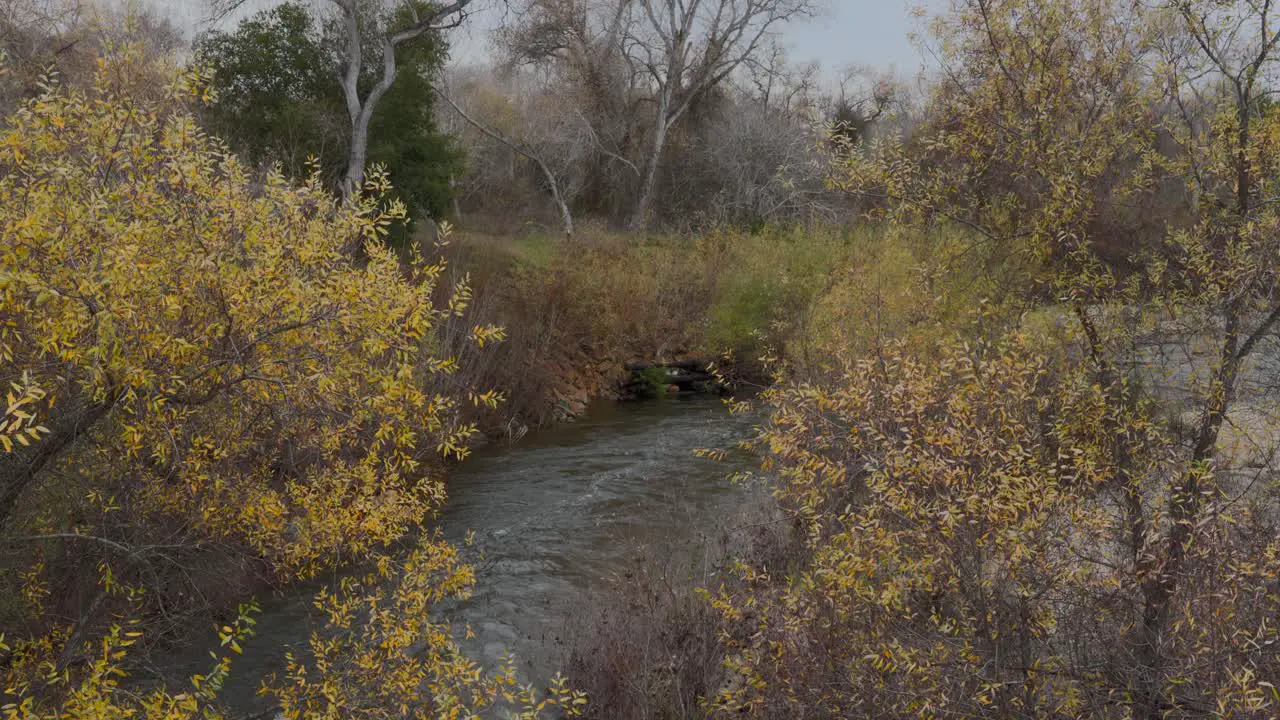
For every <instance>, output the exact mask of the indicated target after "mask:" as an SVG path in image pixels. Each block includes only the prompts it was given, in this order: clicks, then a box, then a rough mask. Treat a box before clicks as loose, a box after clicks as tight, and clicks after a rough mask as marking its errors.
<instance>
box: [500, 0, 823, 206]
mask: <svg viewBox="0 0 1280 720" xmlns="http://www.w3.org/2000/svg"><path fill="white" fill-rule="evenodd" d="M820 1H821V0H600V1H595V2H593V1H592V0H527V4H526V6H525V11H524V13H522V15H521V16H520V21H519V23H518V24H517V27H516V28H515V29H512V30H509V31H508V32H507V34H506V37H505V44H506V46H507V48H508V51H509V52H510V54H511V55H512V58H513V59H514V60H516V61H526V62H539V61H543V60H546V59H549V58H554V59H556V60H558V61H560V63H561V64H562V65H563V66H564V67H565V68H566V70H567V71H568V74H569V75H570V76H571V77H572V78H573V79H574V80H575V81H576V82H577V83H578V84H579V85H580V86H581V88H582V89H583V95H584V97H585V99H586V102H587V103H588V104H590V105H591V106H592V107H590V108H589V110H590V111H591V112H588V113H584V118H586V117H590V118H591V121H590V125H591V126H592V130H593V134H594V136H596V137H597V138H601V137H603V136H606V135H607V134H608V133H602V132H599V130H600V128H601V126H602V125H603V124H604V123H601V122H600V120H601V118H608V117H611V116H625V117H626V121H627V123H628V124H629V127H628V129H627V130H626V131H624V132H620V133H618V135H619V137H618V139H617V141H616V142H615V141H612V140H610V141H608V142H601V143H599V147H600V148H601V149H602V150H607V153H606V154H608V155H609V156H610V157H612V158H614V159H620V158H625V156H626V155H628V154H629V155H631V159H629V160H627V164H628V165H629V166H630V167H631V168H633V169H634V175H635V179H636V184H635V185H634V187H633V190H632V193H631V197H630V202H629V203H628V207H627V209H626V210H625V214H626V216H627V220H626V224H627V225H628V227H630V228H632V229H637V230H638V229H641V228H642V227H644V225H645V224H646V223H647V221H648V217H649V214H650V208H651V206H652V204H653V200H654V193H655V188H656V185H657V182H658V178H659V177H660V174H661V172H660V171H661V165H662V157H663V151H664V150H665V149H666V146H667V143H668V139H669V137H670V135H671V131H672V129H673V128H674V127H676V126H677V125H678V124H679V123H680V122H681V121H682V120H683V119H684V118H686V116H687V115H688V113H689V111H690V109H691V108H693V107H695V106H696V105H697V104H698V103H699V102H700V101H702V100H704V99H706V98H707V97H708V95H709V94H710V93H712V92H713V91H715V90H717V89H718V88H719V87H720V86H721V85H722V84H724V83H725V82H726V81H727V80H728V79H729V78H730V77H731V76H732V75H733V74H734V73H735V72H736V71H737V70H738V69H739V68H742V67H744V65H745V64H746V63H747V62H748V61H750V60H751V59H752V58H754V57H755V56H756V55H758V54H760V53H761V51H762V50H764V49H765V48H766V43H767V40H768V38H769V36H770V33H771V31H773V30H776V29H777V28H778V27H779V26H781V25H782V24H784V23H786V22H789V21H791V20H794V19H797V18H801V17H807V16H809V15H811V14H812V13H813V12H814V11H815V10H816V9H817V7H818V4H819V2H820ZM623 110H625V113H623V112H621V111H623ZM639 117H647V118H648V120H647V122H645V123H644V124H643V125H638V124H637V122H636V120H637V118H639ZM610 148H612V149H611V150H610Z"/></svg>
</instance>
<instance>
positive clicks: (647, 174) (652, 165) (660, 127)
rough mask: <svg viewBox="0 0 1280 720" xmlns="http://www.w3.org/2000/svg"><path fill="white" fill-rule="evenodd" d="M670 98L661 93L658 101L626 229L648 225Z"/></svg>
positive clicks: (668, 124)
mask: <svg viewBox="0 0 1280 720" xmlns="http://www.w3.org/2000/svg"><path fill="white" fill-rule="evenodd" d="M669 102H670V99H669V98H668V97H667V94H666V92H664V93H663V95H662V98H661V100H660V101H659V103H658V112H657V117H656V123H655V124H654V128H653V145H652V146H650V148H649V157H648V158H647V159H646V161H645V164H644V174H643V175H642V176H641V181H640V194H639V196H638V197H637V198H636V205H635V209H634V210H632V212H631V218H630V219H629V220H628V221H627V229H628V230H630V231H631V232H640V231H642V230H644V229H645V228H646V227H648V225H649V210H650V208H651V207H652V206H653V192H654V190H655V189H656V187H657V185H658V169H659V166H660V164H661V162H662V151H663V149H664V148H665V147H666V145H667V129H668V128H669V127H670V120H669V119H668V116H667V110H668V107H669Z"/></svg>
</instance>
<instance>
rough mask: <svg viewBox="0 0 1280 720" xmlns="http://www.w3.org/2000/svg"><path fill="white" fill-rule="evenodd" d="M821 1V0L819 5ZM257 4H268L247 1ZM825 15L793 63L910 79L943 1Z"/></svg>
mask: <svg viewBox="0 0 1280 720" xmlns="http://www.w3.org/2000/svg"><path fill="white" fill-rule="evenodd" d="M820 1H821V0H820ZM152 2H153V4H155V5H156V6H157V7H163V8H167V9H168V10H169V11H170V13H171V14H172V16H173V18H174V20H175V21H177V22H179V23H181V24H183V25H184V26H186V27H188V28H190V27H192V26H193V25H194V24H195V23H197V22H199V21H200V20H202V19H203V18H204V17H205V15H206V14H207V12H206V8H207V2H206V0H152ZM251 2H254V3H255V4H258V5H269V4H273V2H272V0H251ZM481 2H482V3H483V5H484V7H485V9H484V10H482V11H481V12H480V13H478V14H477V16H476V17H474V18H473V22H472V23H471V26H470V28H467V29H464V30H460V31H456V32H455V35H454V37H453V42H454V48H455V55H456V56H458V57H459V58H460V59H463V60H469V59H474V58H478V57H481V56H483V54H484V52H485V47H486V44H487V42H486V40H487V37H488V32H489V30H490V29H492V28H493V27H495V26H497V25H498V24H499V23H500V22H501V21H502V16H503V12H502V10H501V9H500V8H501V6H502V5H503V3H502V0H481ZM825 3H826V10H825V11H824V12H822V13H821V14H820V15H819V16H818V17H816V18H814V19H813V20H809V21H805V22H800V23H796V24H793V25H791V26H789V27H787V28H786V29H785V30H784V32H783V34H782V42H783V44H784V45H786V46H788V47H789V49H790V55H791V58H792V59H793V60H794V61H796V62H808V61H811V60H816V61H818V62H820V63H821V64H822V66H823V68H824V69H825V70H826V71H827V72H829V73H834V72H836V71H837V70H839V69H840V68H843V67H846V66H849V65H859V66H867V67H872V68H876V69H879V70H885V71H889V70H893V71H895V72H896V73H897V74H899V75H902V76H908V77H909V76H912V75H915V74H916V73H917V72H918V70H919V69H920V66H921V59H920V54H919V51H918V50H917V48H916V47H915V46H914V45H913V44H912V42H911V41H910V39H909V37H908V36H909V35H910V34H911V33H913V32H916V31H919V30H922V29H923V26H922V24H921V21H920V20H919V19H917V18H916V17H915V16H914V14H913V8H923V9H924V10H926V11H936V10H937V9H939V8H943V7H945V6H946V0H825Z"/></svg>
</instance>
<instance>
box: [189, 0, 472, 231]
mask: <svg viewBox="0 0 1280 720" xmlns="http://www.w3.org/2000/svg"><path fill="white" fill-rule="evenodd" d="M396 21H397V17H396V16H395V14H392V15H389V16H388V17H386V18H381V19H379V18H370V19H368V20H367V21H366V23H365V25H364V27H365V28H366V30H367V33H366V34H368V35H370V39H369V40H367V41H366V42H365V50H364V52H365V55H366V56H367V57H366V59H365V61H364V62H362V63H361V65H362V67H363V68H364V69H365V70H364V72H362V74H361V77H360V86H361V87H362V88H364V87H367V86H372V85H374V84H375V82H376V80H377V78H375V76H374V73H373V71H372V69H371V68H373V67H376V65H377V63H376V62H374V61H373V56H374V55H375V54H376V52H377V50H378V48H377V47H376V43H375V42H374V41H373V39H372V36H373V35H375V34H376V30H377V28H378V27H380V26H381V25H388V24H389V25H394V24H395V23H396ZM338 34H339V32H338V29H337V28H333V27H326V26H324V25H322V24H321V23H319V22H317V21H316V18H315V17H314V16H313V14H312V12H311V11H310V10H309V9H308V8H307V7H306V6H304V5H302V4H301V3H286V4H284V5H281V6H278V7H276V8H272V9H270V10H265V11H262V12H260V13H258V14H257V15H254V16H253V17H251V18H249V19H247V20H245V21H243V22H241V23H240V24H239V25H238V26H236V28H235V29H234V30H231V31H229V32H217V31H215V32H211V33H208V34H206V35H205V36H203V37H202V38H200V40H199V41H198V42H197V45H196V56H197V58H198V61H199V62H200V63H202V64H203V65H205V66H206V67H207V68H208V69H209V70H211V71H212V72H213V76H214V80H213V89H214V90H215V91H216V94H215V99H214V101H213V102H212V103H211V104H210V106H209V107H208V108H207V109H206V110H205V112H204V114H203V119H204V121H205V124H206V126H207V127H208V128H209V129H210V130H212V131H213V132H215V133H216V134H219V135H221V136H223V137H225V138H227V139H228V141H229V142H230V143H231V144H232V146H233V147H234V148H235V149H236V150H238V151H239V152H240V153H241V154H242V155H243V156H245V157H246V158H248V159H251V160H253V161H255V162H259V163H262V162H278V163H280V165H281V167H282V169H283V170H284V172H285V173H286V174H288V175H291V176H295V177H301V176H305V175H306V174H308V173H309V171H310V168H309V164H310V161H311V159H312V158H318V159H319V163H320V170H321V174H322V176H323V177H324V178H325V180H326V182H328V183H331V184H333V185H334V186H335V187H336V186H337V185H338V184H339V183H340V181H341V179H342V178H343V177H344V173H345V172H346V162H347V155H348V151H349V146H350V143H351V138H350V132H351V129H350V122H349V120H348V118H347V108H346V104H345V101H344V99H343V90H342V86H341V83H340V82H339V77H340V74H341V71H342V68H343V66H344V59H343V56H342V54H341V52H340V48H341V47H342V45H341V41H340V39H339V37H338ZM447 56H448V47H447V45H446V44H445V42H444V40H443V39H442V38H441V37H440V35H439V34H432V35H430V36H429V37H428V38H427V39H426V40H425V41H424V42H420V43H416V44H414V45H412V46H407V47H405V48H402V49H401V52H400V53H399V54H398V58H397V62H398V63H399V72H398V73H397V76H396V80H395V83H394V85H393V86H392V87H391V89H390V90H389V91H388V92H387V94H386V95H385V96H384V97H383V99H382V101H381V103H380V104H379V105H378V108H377V112H376V113H375V114H374V116H373V119H372V122H371V127H370V139H369V160H370V161H371V162H374V163H379V164H382V165H384V166H385V167H386V168H387V169H388V172H389V173H390V175H391V176H392V177H393V179H394V181H395V185H396V194H397V196H398V197H399V198H400V199H402V200H404V201H405V203H406V204H407V205H408V206H409V208H410V211H411V214H413V215H420V214H426V215H429V216H439V215H441V214H443V213H444V211H445V209H446V208H447V207H448V205H449V201H450V198H451V196H452V190H451V185H450V177H451V176H453V175H455V174H456V173H457V172H458V170H459V166H460V162H461V154H460V153H459V152H458V150H457V149H456V148H455V146H454V144H453V141H452V140H451V139H450V138H448V137H447V136H445V135H442V134H441V133H440V132H439V130H438V128H437V126H436V121H435V107H434V99H433V97H434V96H433V94H432V92H431V82H430V78H431V76H432V75H433V74H434V73H435V72H436V71H437V70H438V69H439V68H440V66H441V64H442V63H443V62H444V60H445V59H446V58H447Z"/></svg>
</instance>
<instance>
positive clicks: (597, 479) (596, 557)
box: [165, 396, 755, 713]
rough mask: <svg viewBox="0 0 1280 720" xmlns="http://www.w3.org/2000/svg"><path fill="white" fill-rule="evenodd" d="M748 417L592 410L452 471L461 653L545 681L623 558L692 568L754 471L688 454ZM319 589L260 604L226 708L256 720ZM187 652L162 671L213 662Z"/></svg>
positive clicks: (736, 434) (746, 423) (700, 409)
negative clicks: (463, 577) (466, 630)
mask: <svg viewBox="0 0 1280 720" xmlns="http://www.w3.org/2000/svg"><path fill="white" fill-rule="evenodd" d="M754 421H755V418H754V417H753V416H751V415H730V414H729V413H728V412H727V411H726V409H725V408H724V406H723V404H722V403H721V402H720V401H719V400H718V399H716V398H713V397H708V396H691V397H679V398H667V399H663V400H658V401H652V402H634V403H614V402H600V403H596V404H594V405H592V406H591V407H590V408H589V409H588V411H587V413H586V415H585V416H583V417H582V418H580V419H578V420H577V421H575V422H572V423H567V424H562V425H556V426H552V427H549V428H545V429H541V430H537V431H533V432H530V433H529V434H528V435H526V436H525V437H524V438H523V439H522V440H521V441H520V442H519V443H517V444H515V445H507V444H506V443H494V444H492V445H489V446H487V447H484V448H482V449H480V450H479V451H477V452H476V453H475V454H473V456H472V457H471V458H469V459H468V460H466V461H465V462H463V463H461V464H460V465H458V466H457V467H455V468H454V469H452V470H451V471H450V478H449V501H448V504H447V505H446V507H445V510H444V512H443V513H442V515H441V516H440V518H439V520H438V524H439V527H440V528H441V530H442V532H443V533H444V534H445V536H446V537H448V538H450V539H453V540H455V541H459V542H461V541H462V540H463V539H464V538H465V537H466V536H467V535H468V533H473V543H472V546H471V547H470V549H469V550H468V553H470V555H471V557H472V559H473V561H474V564H475V566H476V569H477V574H476V587H475V591H474V593H473V594H472V596H471V597H470V598H469V599H467V600H465V601H460V602H457V603H453V604H451V605H450V606H449V607H446V608H443V609H442V610H441V612H442V613H444V616H445V618H447V619H448V620H449V621H451V622H453V623H454V624H455V625H456V626H457V627H459V628H461V627H464V626H466V625H469V626H470V627H471V628H472V630H473V631H474V633H475V637H474V639H472V640H469V641H466V642H464V647H465V648H466V649H467V650H468V651H469V652H470V653H471V654H472V656H473V657H475V658H476V659H477V660H479V661H481V662H482V663H483V664H484V665H486V666H488V667H492V666H494V665H496V664H497V662H498V660H499V659H500V658H501V657H502V655H503V654H504V653H510V654H511V655H512V656H514V658H515V659H516V661H517V664H518V666H519V667H520V669H521V671H522V673H523V674H524V675H525V677H526V678H527V679H528V680H530V681H532V682H535V683H543V682H545V681H546V680H547V679H548V678H549V677H550V675H551V674H552V673H553V672H554V671H555V670H556V669H558V668H560V667H563V665H564V661H565V642H566V639H567V638H568V637H569V636H571V635H572V634H573V632H575V631H576V626H575V623H574V621H575V620H577V619H579V618H581V617H582V616H583V613H584V611H585V610H587V609H588V608H587V604H589V603H591V602H592V601H593V599H592V598H593V597H594V596H596V595H597V594H598V593H599V592H600V591H602V590H604V589H605V588H607V587H608V586H609V584H610V579H611V577H613V576H614V575H615V574H616V573H618V572H620V569H622V568H625V567H626V566H627V565H628V562H629V561H632V560H633V559H634V558H635V557H636V556H638V555H641V554H645V555H648V556H651V557H652V556H656V557H662V558H667V559H671V558H680V559H682V562H680V563H677V564H674V565H673V567H683V568H685V569H686V570H688V571H690V572H692V571H693V570H694V569H695V568H697V567H698V560H697V558H698V554H699V552H700V548H701V545H702V543H703V542H704V538H705V537H706V534H707V530H708V528H712V527H715V526H716V525H717V523H718V522H719V521H721V520H722V519H724V518H725V517H727V516H729V515H731V514H732V512H733V510H734V509H735V508H736V507H738V506H740V505H741V503H742V501H743V498H744V497H746V495H747V493H746V491H745V490H744V489H743V488H741V487H740V486H738V485H735V484H734V483H732V482H730V481H729V480H728V475H729V474H731V473H733V472H735V471H738V470H743V469H746V468H747V467H748V466H750V465H751V464H752V460H751V458H749V457H748V456H747V455H746V454H744V453H736V454H731V455H730V458H729V459H728V460H726V461H722V462H714V461H711V460H706V459H702V458H699V457H697V456H696V455H695V454H694V450H695V449H697V448H703V447H728V446H731V445H733V444H734V443H735V442H736V441H737V440H739V439H741V438H742V437H744V436H745V435H746V434H747V433H748V432H749V431H750V427H751V425H752V423H753V422H754ZM314 590H315V586H310V587H305V588H296V589H295V590H294V592H293V593H292V594H290V595H288V596H285V597H281V598H274V599H272V600H270V601H268V602H265V603H263V611H262V613H261V614H260V615H259V616H258V624H257V627H256V631H257V633H256V636H255V637H254V638H252V639H251V640H250V641H249V642H248V643H247V644H246V646H245V648H244V655H243V656H242V657H239V658H236V660H235V662H234V665H233V671H232V677H231V678H230V679H229V681H228V682H227V684H226V686H225V687H224V691H223V697H224V698H225V699H226V700H227V701H228V703H229V705H230V706H231V707H232V708H233V709H234V710H236V711H238V712H240V713H250V712H256V711H259V710H261V709H262V703H263V702H264V701H263V700H261V699H259V698H256V697H255V692H254V691H255V690H256V688H257V687H258V685H259V683H260V679H261V678H262V677H264V676H266V675H267V674H270V673H271V672H275V671H278V670H279V669H281V668H282V667H283V664H284V658H285V654H286V653H287V652H288V651H289V650H290V649H295V650H297V651H301V650H302V649H303V648H304V647H305V642H306V638H307V635H308V632H309V628H310V627H311V625H310V623H311V614H310V610H311V605H310V602H311V597H312V594H313V592H314ZM182 655H183V657H181V658H175V659H174V662H173V663H172V664H171V665H170V666H169V667H168V668H167V669H166V673H165V674H166V675H169V674H171V673H175V672H179V671H180V672H184V673H185V672H187V671H188V670H190V671H192V672H195V671H199V670H201V669H204V667H205V666H206V665H207V664H208V661H207V658H208V654H207V649H199V650H195V649H193V650H192V651H191V652H190V653H184V654H182Z"/></svg>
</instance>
